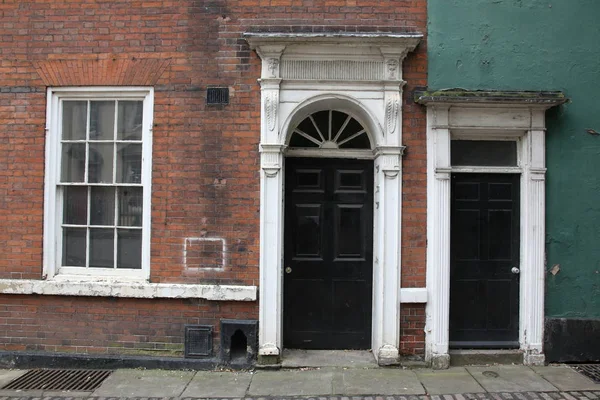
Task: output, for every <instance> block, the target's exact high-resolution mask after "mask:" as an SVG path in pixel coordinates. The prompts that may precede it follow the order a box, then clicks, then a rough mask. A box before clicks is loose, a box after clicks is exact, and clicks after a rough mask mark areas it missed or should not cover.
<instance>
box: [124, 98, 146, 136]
mask: <svg viewBox="0 0 600 400" xmlns="http://www.w3.org/2000/svg"><path fill="white" fill-rule="evenodd" d="M143 110H144V109H143V102H142V101H119V111H118V116H117V139H119V140H142V113H143Z"/></svg>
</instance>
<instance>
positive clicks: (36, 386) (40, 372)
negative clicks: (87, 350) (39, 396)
mask: <svg viewBox="0 0 600 400" xmlns="http://www.w3.org/2000/svg"><path fill="white" fill-rule="evenodd" d="M110 374H112V371H111V370H103V369H32V370H31V371H28V372H26V373H25V374H24V375H21V376H20V377H18V378H17V379H15V380H13V381H12V382H9V383H8V384H6V385H5V386H4V387H2V389H9V390H56V391H59V390H60V391H78V392H91V391H93V390H96V389H97V388H98V387H99V386H100V385H101V384H102V382H104V380H105V379H106V378H108V377H109V376H110Z"/></svg>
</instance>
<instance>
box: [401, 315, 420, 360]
mask: <svg viewBox="0 0 600 400" xmlns="http://www.w3.org/2000/svg"><path fill="white" fill-rule="evenodd" d="M400 354H402V355H404V356H410V355H423V354H425V305H424V304H404V305H403V307H402V310H401V315H400Z"/></svg>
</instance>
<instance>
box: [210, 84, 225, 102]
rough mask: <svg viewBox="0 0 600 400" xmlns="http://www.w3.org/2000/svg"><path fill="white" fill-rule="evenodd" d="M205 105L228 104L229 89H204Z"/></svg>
mask: <svg viewBox="0 0 600 400" xmlns="http://www.w3.org/2000/svg"><path fill="white" fill-rule="evenodd" d="M206 104H229V88H226V87H212V88H208V89H206Z"/></svg>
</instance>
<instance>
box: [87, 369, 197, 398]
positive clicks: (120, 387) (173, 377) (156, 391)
mask: <svg viewBox="0 0 600 400" xmlns="http://www.w3.org/2000/svg"><path fill="white" fill-rule="evenodd" d="M194 374H195V372H193V371H165V370H158V369H157V370H143V369H119V370H117V371H115V372H113V373H112V375H111V376H109V377H108V378H107V379H106V380H105V381H104V382H102V385H100V387H99V388H98V389H96V390H95V391H94V392H93V394H92V395H93V396H97V397H178V396H180V395H181V393H183V391H184V390H185V388H186V387H187V385H188V383H190V381H191V380H192V378H193V377H194Z"/></svg>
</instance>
